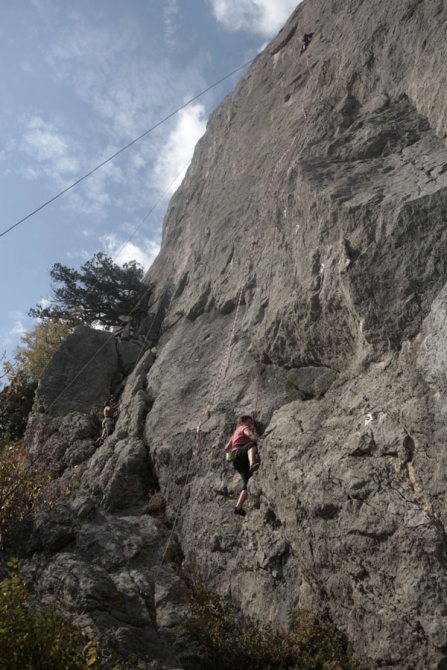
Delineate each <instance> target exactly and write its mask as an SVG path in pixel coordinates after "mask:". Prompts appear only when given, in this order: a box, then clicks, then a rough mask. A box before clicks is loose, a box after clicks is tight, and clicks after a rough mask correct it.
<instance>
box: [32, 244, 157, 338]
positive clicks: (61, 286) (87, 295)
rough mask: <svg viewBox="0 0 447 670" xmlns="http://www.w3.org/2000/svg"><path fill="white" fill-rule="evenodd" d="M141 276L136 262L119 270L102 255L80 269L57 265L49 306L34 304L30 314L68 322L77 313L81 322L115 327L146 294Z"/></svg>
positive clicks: (141, 271) (55, 266)
mask: <svg viewBox="0 0 447 670" xmlns="http://www.w3.org/2000/svg"><path fill="white" fill-rule="evenodd" d="M143 275H144V271H143V268H142V267H140V266H139V264H138V263H137V262H136V261H131V262H130V263H125V264H124V265H123V267H120V266H119V265H116V264H115V263H114V262H113V260H112V259H111V258H109V257H108V256H106V255H105V254H102V253H97V254H95V255H94V256H93V258H92V259H91V260H89V261H87V262H86V263H84V265H82V266H81V268H80V270H75V269H73V268H68V267H67V266H66V265H62V264H61V263H56V264H55V265H53V267H52V269H51V271H50V276H51V279H52V280H53V283H52V285H51V290H52V299H51V304H50V305H49V306H47V307H42V306H41V305H36V307H35V308H33V309H31V310H30V311H29V315H30V316H34V317H38V318H40V319H43V320H45V321H46V320H51V321H56V322H57V321H59V320H63V321H67V322H70V320H71V319H72V317H73V314H77V313H79V312H80V313H81V314H82V318H83V321H84V323H95V322H97V323H100V324H102V325H103V326H106V327H110V326H114V325H116V324H117V323H118V316H120V315H121V314H129V313H130V311H131V310H132V309H133V308H134V307H135V305H136V303H137V302H138V300H139V299H141V298H142V297H143V296H144V295H145V292H146V290H147V289H146V288H145V287H144V286H143V284H142V283H141V280H142V279H143Z"/></svg>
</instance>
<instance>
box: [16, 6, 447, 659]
mask: <svg viewBox="0 0 447 670" xmlns="http://www.w3.org/2000/svg"><path fill="white" fill-rule="evenodd" d="M446 29H447V9H446V5H445V2H443V1H442V0H422V1H421V0H402V1H401V0H391V1H387V2H385V1H384V0H368V1H366V0H364V1H361V0H343V1H341V0H315V2H306V1H305V2H303V3H302V4H301V5H300V6H299V7H298V8H297V10H296V11H295V12H294V14H293V15H292V17H291V18H290V20H289V22H288V23H287V25H286V26H285V27H284V28H283V30H282V31H281V32H280V34H279V35H278V37H277V38H276V39H275V40H274V41H273V42H272V43H271V44H270V45H269V46H267V48H266V49H265V50H264V51H263V52H262V53H261V54H260V55H259V56H258V57H257V59H256V60H255V62H254V64H253V65H252V67H251V68H250V70H249V71H248V72H247V74H246V75H245V76H244V77H243V78H242V80H241V81H240V83H239V84H238V86H237V87H236V89H235V91H234V92H233V93H232V94H231V95H230V96H228V97H227V98H226V99H225V100H224V101H223V103H222V104H221V105H220V106H219V107H218V108H217V109H216V111H215V112H214V113H213V115H212V116H211V118H210V120H209V123H208V130H207V133H206V134H205V136H204V137H203V138H202V139H201V141H200V142H199V144H198V147H197V149H196V153H195V156H194V160H193V162H192V165H191V167H190V169H189V170H188V173H187V175H186V178H185V180H184V182H183V184H182V186H181V187H180V189H179V190H178V191H177V193H176V194H175V195H174V197H173V198H172V200H171V203H170V207H169V210H168V213H167V215H166V219H165V224H164V231H163V243H162V249H161V252H160V255H159V257H158V259H157V260H156V261H155V263H154V265H153V266H152V268H151V270H150V272H149V273H148V276H147V277H146V281H147V283H148V284H150V285H151V287H152V296H153V299H154V300H155V303H154V304H155V307H154V309H156V303H157V300H158V301H159V302H160V303H162V307H163V309H162V321H161V317H160V319H159V321H161V323H160V324H159V325H160V333H161V334H160V337H159V340H158V343H157V352H156V354H157V355H156V358H155V360H154V358H153V357H152V356H151V354H150V353H149V352H148V353H147V354H146V355H145V357H144V358H143V359H142V360H141V361H140V362H139V363H138V364H137V366H136V367H135V369H134V371H133V372H132V374H131V376H130V377H129V379H128V381H127V383H126V389H125V393H124V396H123V404H122V413H121V416H120V419H119V422H118V425H117V428H116V431H115V434H114V436H112V437H111V438H109V439H108V440H107V441H106V442H105V444H104V445H103V446H102V447H101V448H100V449H99V450H97V451H96V452H95V453H94V454H93V455H92V454H91V452H90V451H89V450H88V448H87V447H86V445H85V443H83V442H82V441H83V440H85V439H87V438H86V433H85V431H87V432H88V425H87V424H88V421H87V419H86V412H87V405H88V402H87V400H86V399H85V398H84V399H83V401H82V402H84V405H82V403H81V400H79V398H78V396H76V394H75V393H73V394H72V396H71V399H70V403H73V404H70V406H69V409H68V410H67V411H69V412H70V414H69V415H68V416H67V415H66V414H64V412H60V413H59V416H56V415H54V414H53V415H51V412H50V415H49V416H47V415H43V414H42V415H34V417H33V420H32V422H31V424H30V426H31V433H32V430H34V428H36V431H37V432H36V431H35V432H34V434H31V437H32V435H34V437H33V439H34V440H36V445H35V447H36V448H39V445H43V447H44V448H46V449H53V450H55V453H56V454H59V453H61V454H67V456H65V455H64V457H63V458H65V461H64V462H63V468H65V470H64V472H68V474H69V476H70V477H72V476H73V468H76V467H78V472H79V481H80V485H79V489H78V490H77V489H76V490H73V489H72V490H71V492H70V495H69V496H67V497H65V498H63V500H61V502H60V503H59V504H58V506H57V507H56V513H55V514H56V516H53V517H50V516H48V515H43V516H42V517H41V518H37V517H36V521H35V523H36V527H35V528H34V530H33V533H32V534H31V535H30V540H29V546H28V552H29V558H28V559H27V561H25V563H24V564H23V565H22V570H23V572H24V573H26V572H27V571H28V575H29V579H30V580H34V582H35V583H36V584H37V585H38V586H39V588H40V589H41V591H42V592H47V593H48V592H49V593H53V594H56V595H58V596H59V597H60V596H63V597H64V598H65V600H66V602H67V603H68V604H72V605H73V604H74V605H75V606H77V607H81V608H83V609H84V610H85V611H87V612H90V611H91V612H93V613H94V615H95V616H96V617H97V618H98V619H99V621H100V625H101V631H102V632H103V634H104V635H109V637H110V639H111V640H114V644H115V645H116V647H117V648H118V649H120V650H121V651H125V652H126V651H127V652H128V651H129V650H132V648H134V649H136V650H137V653H138V654H139V655H140V657H141V658H144V659H146V660H147V661H148V662H149V660H150V659H151V658H157V659H159V661H157V662H160V663H161V662H162V661H163V662H164V663H165V664H166V665H167V666H168V667H171V668H175V667H180V665H181V664H180V662H179V661H178V660H176V659H175V658H174V657H173V656H172V655H170V652H168V651H166V648H165V646H164V641H163V640H164V638H163V635H161V636H160V634H159V633H157V632H156V630H155V625H154V622H155V616H156V615H157V617H158V623H159V624H160V623H161V626H162V629H163V627H164V630H165V632H167V634H168V635H169V636H170V639H172V630H173V628H174V627H175V621H176V617H177V618H178V615H179V614H180V612H181V611H182V606H183V604H184V597H183V596H182V595H181V593H182V591H181V586H180V585H179V584H178V580H177V578H175V577H174V576H173V575H174V573H173V572H172V568H171V567H170V566H169V564H168V562H167V561H165V559H164V558H163V555H164V552H163V543H164V541H165V539H164V538H163V536H162V535H160V533H159V529H157V526H156V524H154V523H153V521H152V519H151V518H150V517H148V516H147V515H142V508H143V504H144V499H145V496H146V494H147V490H148V482H147V474H148V473H151V474H153V473H156V476H157V477H158V480H159V483H160V486H161V490H162V493H163V495H164V497H165V499H166V502H167V514H168V517H169V519H170V520H171V523H174V524H175V532H176V533H178V536H179V540H180V543H181V546H182V549H183V552H184V554H185V558H186V560H188V561H193V562H195V563H196V565H197V566H198V568H199V569H200V571H201V572H202V574H203V576H204V578H205V580H206V581H207V583H209V584H210V585H211V586H213V587H215V588H218V589H219V590H220V591H222V592H226V593H229V594H231V595H232V596H234V597H235V598H236V599H238V600H239V601H240V602H241V604H242V605H243V607H244V610H245V611H247V612H248V613H250V614H252V615H254V616H256V617H257V618H259V619H262V620H272V621H274V622H276V623H278V624H282V623H284V622H286V621H287V618H288V615H289V612H290V610H291V609H294V608H296V607H299V606H303V605H304V606H311V607H317V608H319V609H322V610H324V611H326V612H327V613H328V614H329V615H330V616H331V618H332V619H333V621H334V622H335V623H336V625H337V626H338V627H339V628H340V629H342V630H343V631H344V632H346V634H347V635H348V637H349V639H350V641H351V643H352V645H353V648H354V650H355V651H356V652H357V653H358V654H359V655H361V656H362V658H364V659H365V662H374V663H377V664H378V665H379V666H380V667H391V666H392V667H394V668H399V669H401V670H404V669H405V670H409V669H410V668H440V669H441V668H446V667H447V618H446V617H447V611H446V608H445V603H446V601H447V586H446V567H447V557H446V549H447V544H446V535H445V524H446V522H447V519H446V509H447V508H446V503H447V501H446V493H445V491H446V489H447V487H446V474H445V468H444V460H445V448H444V445H445V443H446V438H447V434H446V427H445V426H446V417H445V413H446V410H445V407H446V406H447V403H446V400H447V398H446V384H445V378H446V374H445V363H446V360H445V359H446V358H447V353H446V352H447V348H446V342H447V339H446V332H445V331H446V325H445V324H446V319H445V315H446V310H447V294H446V280H447V252H446V244H445V242H446V240H445V236H446V222H447V148H446V141H445V138H446V134H447V117H446V111H445V110H446V104H447V99H446V97H447V87H446V86H445V80H446V68H447V66H446V63H447V53H446V51H447V47H446V44H447V41H446V39H445V35H446ZM304 30H307V31H314V38H313V40H312V43H311V45H310V48H309V50H308V52H307V55H303V56H300V55H299V48H300V37H301V34H302V33H303V32H304ZM282 157H283V158H282ZM275 166H276V168H277V171H276V173H274V170H275ZM272 177H273V180H272ZM269 185H270V187H269ZM263 203H265V209H264V210H262V207H263ZM261 211H263V216H262V218H261V219H260V213H261ZM257 221H258V222H259V228H258V232H257V235H256V238H255V239H254V240H253V238H252V235H253V230H254V228H255V225H256V222H257ZM275 228H276V234H275ZM252 242H253V247H252V251H251V253H250V258H249V259H248V255H249V250H250V248H251V244H252ZM246 268H248V274H247V281H246V285H245V290H244V293H243V297H242V301H241V305H240V309H239V310H238V309H237V305H238V292H239V290H240V288H241V286H242V278H243V276H244V272H245V269H246ZM271 268H273V273H272V274H271ZM269 296H270V300H269V299H268V297H269ZM160 313H161V312H160ZM236 314H237V316H238V319H237V323H235V320H234V319H235V316H236ZM233 328H234V335H235V336H234V340H233V342H232V347H231V352H230V357H229V359H228V361H227V362H226V364H225V365H224V367H223V369H222V370H221V363H222V360H223V358H224V353H225V351H226V348H227V343H228V341H229V338H230V335H231V333H232V331H233ZM264 334H265V343H264ZM115 355H116V354H114V356H115ZM261 355H262V362H263V365H262V367H261V376H260V384H259V385H258V371H259V359H260V357H261ZM114 365H115V363H114ZM220 371H221V372H222V374H221V383H220V386H219V388H218V390H217V392H216V394H215V396H214V394H213V389H215V385H216V380H217V379H219V378H220ZM47 373H48V371H47ZM46 388H47V390H46V391H44V389H43V388H41V389H40V392H39V393H40V401H41V402H42V404H43V406H44V407H45V405H46V404H48V403H46V402H45V397H46V396H45V393H47V394H50V395H51V393H52V391H51V389H49V388H48V386H47V387H46ZM148 394H149V395H150V397H151V399H152V398H153V399H154V404H153V406H152V407H150V408H149V407H148V406H147V398H148V397H149V396H148ZM89 397H90V396H89ZM76 398H78V400H76ZM211 398H212V400H213V402H212V407H211V412H210V413H209V416H207V417H206V420H205V421H204V422H203V425H202V428H201V439H200V445H199V453H198V457H197V458H195V457H193V452H194V449H195V430H196V426H197V424H198V422H199V421H200V420H201V419H202V418H205V417H204V410H205V408H206V407H207V405H208V403H209V402H210V399H211ZM257 398H258V402H256V399H257ZM151 402H152V400H151ZM85 403H87V405H86V404H85ZM81 405H82V406H81ZM255 409H257V410H258V422H259V429H260V430H261V431H262V433H263V438H262V442H261V458H262V466H261V468H260V470H259V471H258V473H257V474H256V475H255V476H254V477H253V479H252V480H251V481H250V485H249V491H250V497H249V501H248V503H247V517H246V519H244V520H242V519H240V518H236V517H235V516H234V514H233V508H234V500H235V497H236V496H237V493H238V491H239V490H240V481H239V478H238V476H237V475H236V473H235V472H234V471H233V470H232V468H231V465H227V464H226V463H225V460H224V458H223V446H224V444H225V442H226V441H227V439H228V437H229V436H230V434H231V432H232V430H233V428H234V424H235V420H236V416H237V414H239V413H246V412H252V411H254V410H255ZM149 410H150V411H149ZM76 412H79V415H77V414H76ZM73 413H74V414H73ZM39 422H41V423H42V426H43V427H44V428H45V430H44V431H43V432H42V433H41V434H40V435H41V437H39V438H37V437H35V436H36V435H37V434H38V429H40V428H39V426H40V424H39ZM37 424H39V426H38V425H37ZM33 426H34V428H33ZM73 431H74V432H73ZM67 434H69V435H70V439H69V441H70V442H71V443H73V442H76V448H73V446H72V444H70V445H67V444H66V441H67V437H66V436H67ZM42 435H43V437H42ZM64 440H65V441H64ZM78 442H82V444H78ZM160 566H162V569H161V571H160ZM154 579H155V584H154V583H153V582H154ZM80 584H81V585H82V586H79V585H80ZM179 593H180V595H179ZM107 631H108V632H107ZM169 631H170V632H169Z"/></svg>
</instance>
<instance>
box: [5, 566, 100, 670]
mask: <svg viewBox="0 0 447 670" xmlns="http://www.w3.org/2000/svg"><path fill="white" fill-rule="evenodd" d="M16 565H17V561H15V560H12V561H10V562H9V563H8V566H9V567H10V568H12V571H11V572H10V573H9V577H8V578H7V579H5V580H3V581H2V582H1V583H0V650H1V653H0V670H56V669H57V670H62V669H63V670H78V669H82V670H84V669H85V668H91V669H94V668H98V667H99V665H98V655H97V649H96V646H95V644H94V643H93V642H92V640H90V639H89V638H88V637H87V636H86V635H85V634H83V633H82V631H81V630H79V629H78V628H76V627H75V626H73V625H72V624H71V623H70V622H69V621H67V620H66V619H63V618H62V617H61V616H59V615H58V614H57V612H56V610H55V608H52V607H46V608H44V609H42V608H39V609H37V610H35V611H33V610H32V609H31V607H30V605H29V601H28V593H27V591H26V589H25V587H24V585H23V583H22V581H21V580H20V578H19V577H18V575H17V574H16V572H15V570H14V569H15V567H16Z"/></svg>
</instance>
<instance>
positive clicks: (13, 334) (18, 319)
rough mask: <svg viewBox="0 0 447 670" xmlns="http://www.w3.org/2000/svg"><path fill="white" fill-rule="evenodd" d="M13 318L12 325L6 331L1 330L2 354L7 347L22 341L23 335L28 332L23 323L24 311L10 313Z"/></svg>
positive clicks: (0, 349) (0, 350) (0, 346)
mask: <svg viewBox="0 0 447 670" xmlns="http://www.w3.org/2000/svg"><path fill="white" fill-rule="evenodd" d="M10 316H12V318H13V324H12V326H11V327H10V328H9V329H8V330H7V331H6V332H5V331H4V332H0V356H1V354H3V351H4V350H5V349H9V348H11V347H12V346H16V345H17V344H19V342H20V338H21V337H22V335H24V334H25V333H26V328H25V326H24V325H23V313H22V312H14V313H12V314H11V313H10Z"/></svg>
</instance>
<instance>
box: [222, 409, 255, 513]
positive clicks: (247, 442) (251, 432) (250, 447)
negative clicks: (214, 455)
mask: <svg viewBox="0 0 447 670" xmlns="http://www.w3.org/2000/svg"><path fill="white" fill-rule="evenodd" d="M238 424H239V425H238V427H237V428H236V430H235V431H234V433H233V435H232V437H231V439H230V440H229V441H228V442H227V444H226V445H225V451H227V452H230V453H231V460H232V461H233V465H234V467H235V469H236V470H237V471H238V472H239V474H240V475H241V477H242V481H243V482H244V486H243V488H242V491H241V494H240V496H239V500H238V501H237V505H236V507H235V510H234V513H235V514H239V515H240V516H245V510H244V509H242V506H243V504H244V502H245V501H246V500H247V498H248V491H247V484H248V480H249V479H250V477H251V476H252V474H253V472H255V471H256V470H257V469H258V468H259V459H258V444H257V443H258V441H259V440H260V439H261V438H260V437H259V435H257V433H256V432H255V422H254V420H253V418H252V417H251V416H241V417H240V419H239V422H238Z"/></svg>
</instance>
